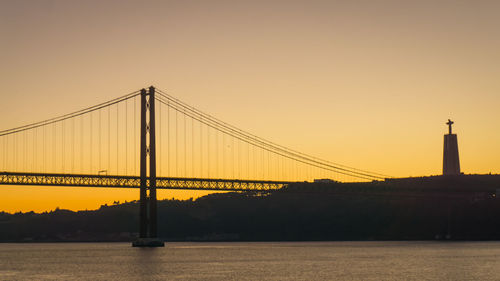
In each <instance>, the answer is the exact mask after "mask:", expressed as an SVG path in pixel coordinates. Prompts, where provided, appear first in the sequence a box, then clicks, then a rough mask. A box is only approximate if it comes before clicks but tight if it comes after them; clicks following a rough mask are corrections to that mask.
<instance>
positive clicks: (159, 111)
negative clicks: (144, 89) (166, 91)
mask: <svg viewBox="0 0 500 281" xmlns="http://www.w3.org/2000/svg"><path fill="white" fill-rule="evenodd" d="M155 104H156V103H155ZM161 108H162V105H161V103H158V117H159V120H158V125H159V126H158V133H159V134H160V139H159V142H157V143H158V144H159V145H158V155H157V161H158V164H159V165H158V167H157V169H158V174H159V175H160V176H161V175H162V173H161V168H162V157H161V156H162V155H161V153H162V150H161V147H162V141H163V138H162V136H161V131H162V130H161V124H162V122H161Z"/></svg>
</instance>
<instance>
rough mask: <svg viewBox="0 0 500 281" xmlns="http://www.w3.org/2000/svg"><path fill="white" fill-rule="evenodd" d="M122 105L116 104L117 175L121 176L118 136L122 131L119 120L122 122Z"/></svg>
mask: <svg viewBox="0 0 500 281" xmlns="http://www.w3.org/2000/svg"><path fill="white" fill-rule="evenodd" d="M119 106H120V103H117V104H116V174H117V175H119V174H120V171H119V169H118V166H119V163H118V161H119V160H118V159H119V157H118V155H120V150H119V148H120V141H119V139H120V138H119V136H118V132H119V130H120V126H119V120H120V114H119V109H120V107H119Z"/></svg>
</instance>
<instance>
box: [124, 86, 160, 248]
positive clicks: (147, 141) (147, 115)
mask: <svg viewBox="0 0 500 281" xmlns="http://www.w3.org/2000/svg"><path fill="white" fill-rule="evenodd" d="M155 127H156V125H155V88H154V87H153V86H151V87H149V90H148V91H146V89H142V90H141V148H140V154H141V155H140V156H141V158H140V178H141V180H140V182H141V183H140V203H139V205H140V211H139V224H140V226H139V229H140V231H139V238H138V239H137V240H136V241H134V242H133V243H132V246H134V247H163V246H164V243H163V241H161V240H160V239H158V227H157V224H158V218H157V206H156V205H157V204H156V132H155ZM148 160H149V169H148ZM148 172H149V174H148Z"/></svg>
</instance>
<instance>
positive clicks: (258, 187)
mask: <svg viewBox="0 0 500 281" xmlns="http://www.w3.org/2000/svg"><path fill="white" fill-rule="evenodd" d="M140 182H141V178H140V177H138V176H114V175H85V174H46V173H13V172H0V185H41V186H81V187H112V188H139V187H140ZM291 183H292V182H286V181H259V180H236V179H204V178H171V177H157V178H156V188H157V189H185V190H222V191H267V190H278V189H281V188H282V187H284V186H285V185H288V184H291ZM148 184H149V183H148Z"/></svg>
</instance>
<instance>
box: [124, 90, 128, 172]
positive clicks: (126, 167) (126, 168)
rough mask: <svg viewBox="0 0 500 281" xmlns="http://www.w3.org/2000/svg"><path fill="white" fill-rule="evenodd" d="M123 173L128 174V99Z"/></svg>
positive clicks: (126, 102)
mask: <svg viewBox="0 0 500 281" xmlns="http://www.w3.org/2000/svg"><path fill="white" fill-rule="evenodd" d="M123 123H124V124H125V175H128V100H125V122H123Z"/></svg>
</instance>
